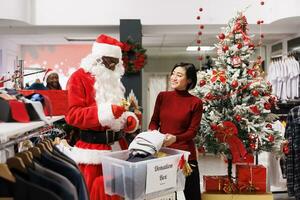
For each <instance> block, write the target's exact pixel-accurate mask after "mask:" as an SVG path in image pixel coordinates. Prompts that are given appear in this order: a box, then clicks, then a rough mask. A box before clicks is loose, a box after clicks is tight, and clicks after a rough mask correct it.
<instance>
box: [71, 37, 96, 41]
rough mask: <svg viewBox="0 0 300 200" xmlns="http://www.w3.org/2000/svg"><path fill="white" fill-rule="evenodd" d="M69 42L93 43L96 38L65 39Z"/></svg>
mask: <svg viewBox="0 0 300 200" xmlns="http://www.w3.org/2000/svg"><path fill="white" fill-rule="evenodd" d="M65 39H66V40H67V41H69V42H93V41H95V40H96V37H80V36H78V37H73V36H72V37H65Z"/></svg>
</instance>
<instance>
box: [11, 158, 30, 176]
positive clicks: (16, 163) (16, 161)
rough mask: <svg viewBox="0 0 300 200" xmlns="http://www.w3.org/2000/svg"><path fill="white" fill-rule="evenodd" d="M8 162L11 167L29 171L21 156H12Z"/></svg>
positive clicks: (24, 171)
mask: <svg viewBox="0 0 300 200" xmlns="http://www.w3.org/2000/svg"><path fill="white" fill-rule="evenodd" d="M6 164H7V166H8V167H9V168H10V169H16V170H18V171H20V172H23V173H27V169H26V166H25V164H24V163H23V160H22V159H21V158H20V157H12V158H9V159H7V160H6Z"/></svg>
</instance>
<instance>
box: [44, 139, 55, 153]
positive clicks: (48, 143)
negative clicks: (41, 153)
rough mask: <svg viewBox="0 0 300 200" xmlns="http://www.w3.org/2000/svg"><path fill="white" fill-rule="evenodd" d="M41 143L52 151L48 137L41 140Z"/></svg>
mask: <svg viewBox="0 0 300 200" xmlns="http://www.w3.org/2000/svg"><path fill="white" fill-rule="evenodd" d="M43 143H44V144H45V145H46V147H47V149H48V150H49V151H50V152H52V151H53V147H52V141H50V139H45V140H44V141H43Z"/></svg>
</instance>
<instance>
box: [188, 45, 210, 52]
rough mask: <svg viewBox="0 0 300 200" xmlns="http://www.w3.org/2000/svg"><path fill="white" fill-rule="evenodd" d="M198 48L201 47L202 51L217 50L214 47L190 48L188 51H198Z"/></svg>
mask: <svg viewBox="0 0 300 200" xmlns="http://www.w3.org/2000/svg"><path fill="white" fill-rule="evenodd" d="M198 47H200V51H211V50H213V49H214V48H215V47H214V46H188V47H187V48H186V51H198Z"/></svg>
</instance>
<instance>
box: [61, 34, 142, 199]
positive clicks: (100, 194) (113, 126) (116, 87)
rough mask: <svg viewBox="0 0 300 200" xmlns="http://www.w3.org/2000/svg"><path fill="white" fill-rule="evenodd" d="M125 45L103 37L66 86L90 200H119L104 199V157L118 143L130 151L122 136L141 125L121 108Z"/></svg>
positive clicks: (107, 197)
mask: <svg viewBox="0 0 300 200" xmlns="http://www.w3.org/2000/svg"><path fill="white" fill-rule="evenodd" d="M122 45H123V44H122V43H121V42H119V41H118V40H116V39H114V38H112V37H109V36H106V35H100V36H99V37H98V38H97V39H96V41H95V42H94V44H93V47H92V52H91V54H89V55H88V56H87V57H85V58H84V59H82V61H81V68H79V69H78V70H77V71H76V72H74V73H73V74H72V76H71V77H70V79H69V81H68V85H67V89H68V98H69V111H68V113H67V115H66V121H67V123H68V124H70V125H72V126H75V127H78V128H79V129H80V140H79V141H78V142H77V143H76V147H77V149H78V152H77V155H76V159H75V160H76V162H77V163H78V164H79V167H80V170H81V171H82V173H83V176H84V178H85V181H86V185H87V188H88V190H89V193H90V199H91V200H98V199H99V200H100V199H101V200H104V199H118V198H116V197H110V196H108V195H105V192H104V185H103V177H102V167H101V154H103V152H107V151H111V149H112V148H111V145H112V144H113V143H114V142H116V141H118V142H119V143H120V146H121V147H125V148H127V146H126V145H125V143H124V141H123V140H122V139H121V138H122V137H121V136H122V133H132V132H135V131H136V129H137V128H138V125H139V122H138V118H137V117H136V115H135V114H134V113H132V112H129V111H126V110H125V108H124V107H123V106H121V105H120V103H121V102H122V99H124V92H125V88H124V86H123V85H122V83H121V77H122V75H123V74H124V67H123V65H122V51H121V47H122ZM120 139H121V140H120Z"/></svg>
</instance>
